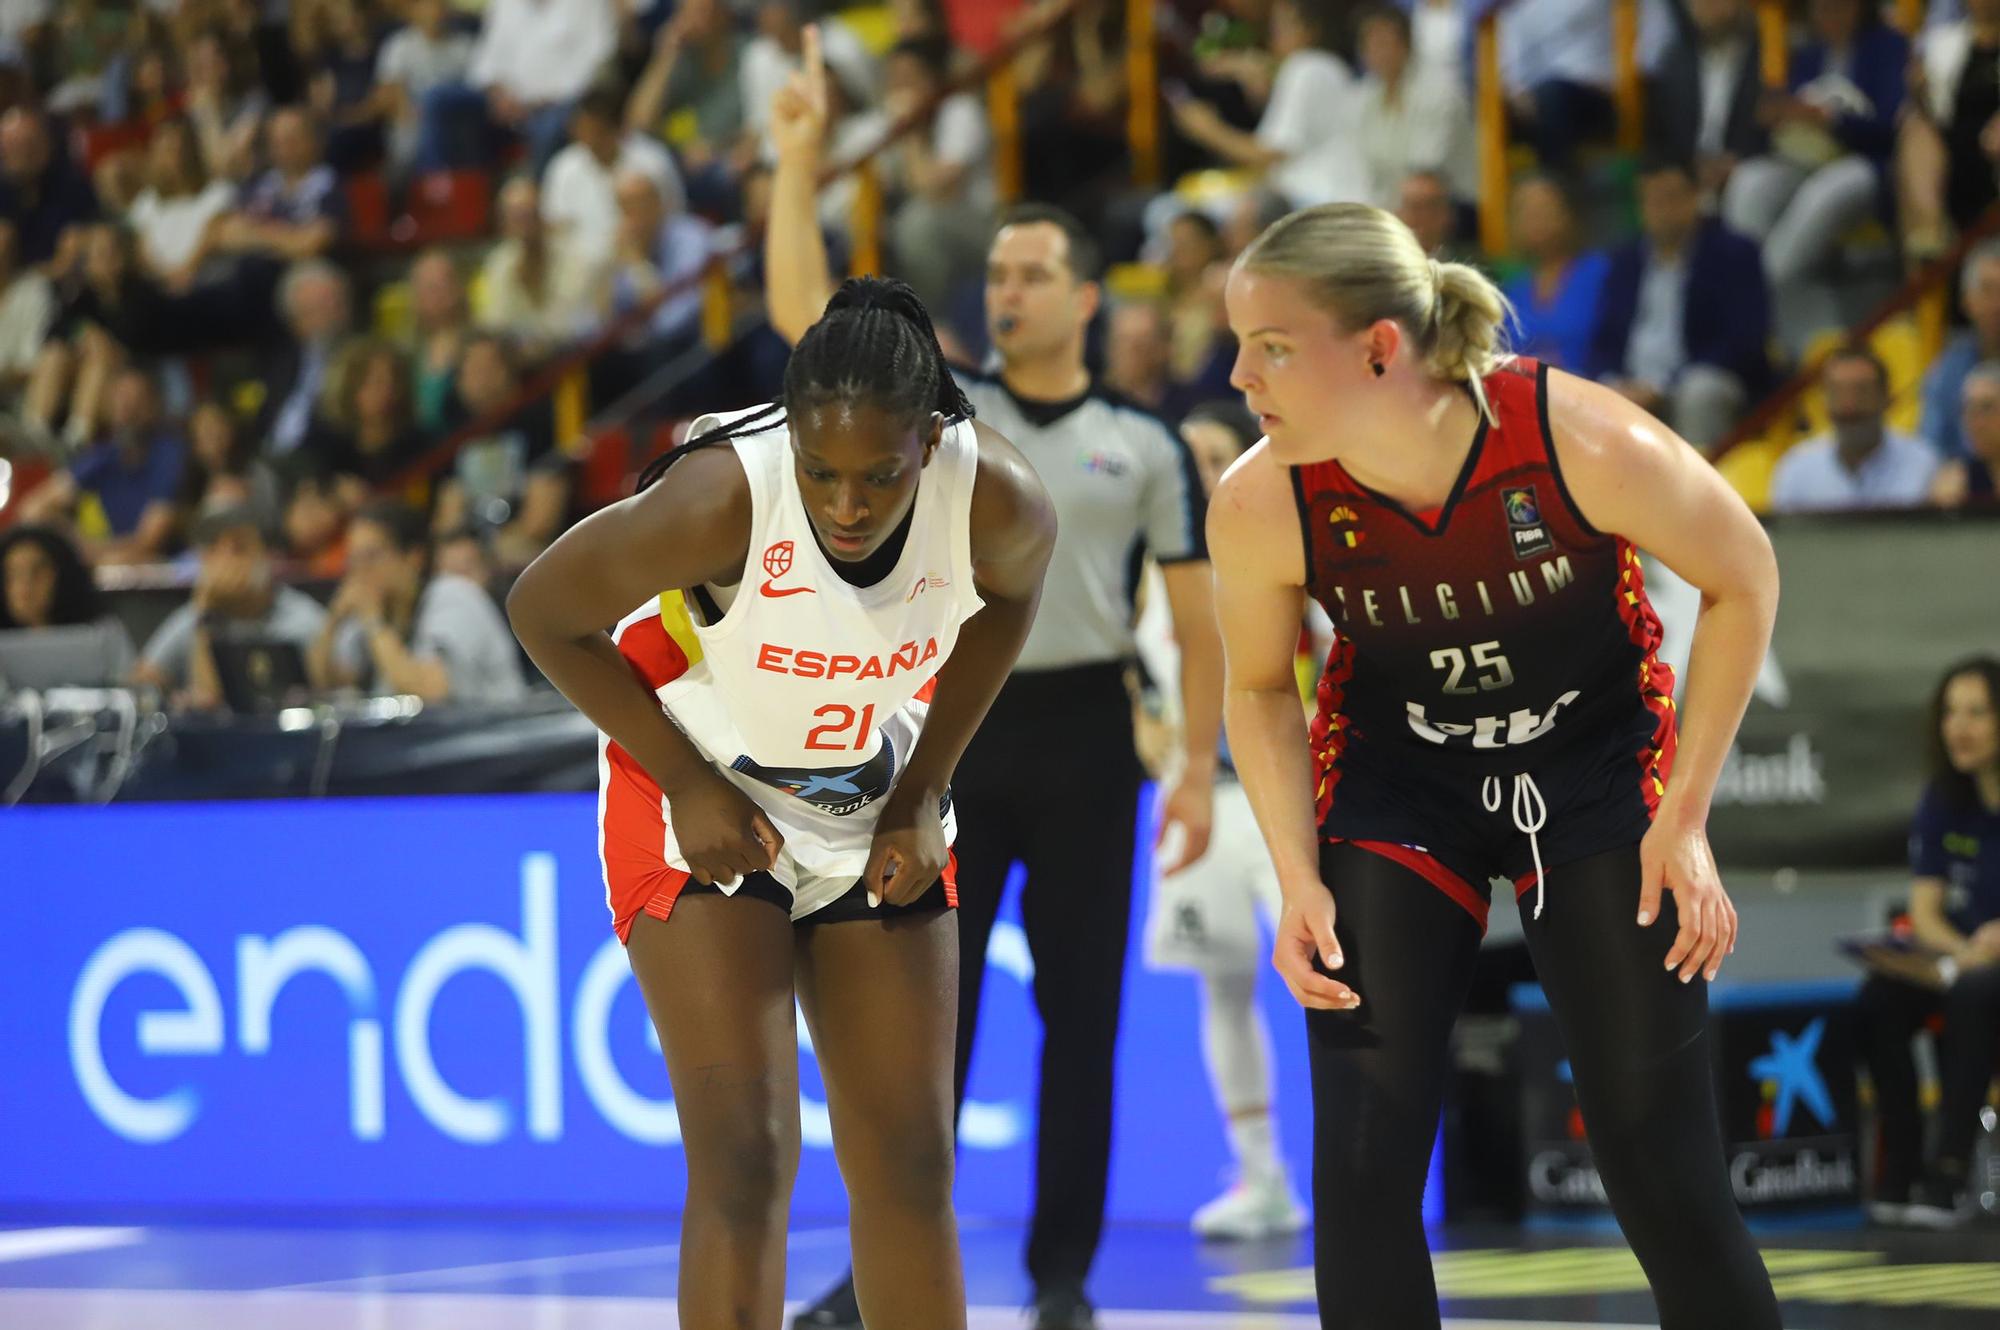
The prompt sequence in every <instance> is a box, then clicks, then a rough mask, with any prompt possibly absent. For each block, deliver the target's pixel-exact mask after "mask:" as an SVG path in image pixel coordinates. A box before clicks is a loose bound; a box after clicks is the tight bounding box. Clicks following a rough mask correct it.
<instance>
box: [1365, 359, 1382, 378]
mask: <svg viewBox="0 0 2000 1330" xmlns="http://www.w3.org/2000/svg"><path fill="white" fill-rule="evenodd" d="M1368 368H1370V369H1372V370H1374V371H1375V377H1376V378H1378V379H1379V378H1381V377H1382V362H1381V361H1379V360H1371V361H1369V362H1368Z"/></svg>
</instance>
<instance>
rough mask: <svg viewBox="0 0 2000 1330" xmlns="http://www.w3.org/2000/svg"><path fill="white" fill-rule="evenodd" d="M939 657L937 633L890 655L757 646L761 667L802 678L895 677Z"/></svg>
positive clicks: (758, 662) (767, 643)
mask: <svg viewBox="0 0 2000 1330" xmlns="http://www.w3.org/2000/svg"><path fill="white" fill-rule="evenodd" d="M937 658H938V644H937V639H936V638H935V637H933V638H929V639H926V640H925V642H924V643H923V645H922V646H921V647H920V646H918V645H917V644H916V643H915V642H905V643H903V645H901V646H899V647H897V648H896V650H895V652H894V653H893V654H891V655H888V656H852V655H847V654H845V653H841V652H830V651H804V650H801V649H799V648H797V647H786V646H779V645H778V644H777V643H775V642H766V643H764V644H763V645H762V646H760V647H758V648H757V668H758V669H760V670H768V671H769V672H770V673H772V674H789V675H791V676H793V677H794V678H798V679H856V680H859V679H893V678H895V677H896V676H897V675H898V674H901V673H902V672H903V671H905V670H917V669H921V668H922V667H923V666H924V665H925V664H926V663H928V662H930V661H933V660H936V659H937Z"/></svg>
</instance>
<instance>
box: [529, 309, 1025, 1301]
mask: <svg viewBox="0 0 2000 1330" xmlns="http://www.w3.org/2000/svg"><path fill="white" fill-rule="evenodd" d="M970 415H971V408H970V406H969V405H968V404H967V403H966V401H965V399H964V397H963V396H962V395H961V394H960V393H959V391H958V388H957V386H956V384H955V383H954V381H953V379H952V376H951V374H950V373H949V371H947V370H946V368H945V365H944V358H943V355H942V354H941V353H940V351H939V350H938V346H937V339H936V337H935V335H934V334H933V333H932V331H931V324H930V319H929V317H928V316H927V315H926V314H925V313H924V310H923V307H922V305H921V304H920V303H919V302H918V301H917V299H916V297H915V296H914V295H913V294H912V293H911V292H910V290H909V288H908V287H905V286H903V285H902V284H901V283H897V282H883V281H875V280H870V279H860V280H856V281H851V282H848V283H847V284H846V285H844V286H843V287H841V289H840V290H839V292H838V293H837V294H836V295H835V296H834V297H833V299H832V300H831V301H830V302H829V303H828V305H827V308H826V313H825V315H824V317H822V318H821V319H820V321H819V322H818V323H817V324H815V325H814V326H813V328H812V329H811V331H809V332H808V333H807V334H806V336H805V337H804V338H803V339H801V340H800V342H799V344H798V347H797V349H796V350H795V351H794V352H793V354H792V359H791V363H790V365H789V366H788V367H787V369H786V373H785V386H784V400H783V402H782V403H781V404H774V405H772V406H767V407H764V408H761V409H760V410H757V411H754V412H749V413H742V414H737V415H733V416H731V417H728V418H726V419H725V418H720V417H714V416H710V417H706V418H704V419H703V420H701V421H697V422H696V426H695V432H694V433H693V434H692V435H691V437H690V440H689V442H688V444H686V445H684V446H683V447H681V448H679V449H676V450H674V451H673V452H671V453H668V454H666V455H665V456H664V457H662V458H659V459H657V460H656V461H655V462H654V463H653V464H652V465H651V466H649V467H648V468H647V469H646V472H645V473H644V474H642V476H641V477H640V491H641V492H640V493H638V494H637V495H635V496H634V497H632V498H630V499H627V500H625V501H623V502H621V503H618V504H614V505H613V506H611V507H610V508H607V509H605V510H604V511H603V512H600V513H598V514H596V515H595V516H593V517H591V518H589V519H587V520H586V521H584V522H582V523H580V524H579V525H578V526H577V527H576V528H575V529H573V530H571V531H570V532H569V533H567V534H566V535H564V536H563V537H562V538H561V539H559V540H558V541H557V542H556V543H555V544H554V545H552V546H551V547H550V548H549V550H548V551H547V552H546V553H544V554H543V555H542V556H541V557H540V558H539V559H537V560H536V561H535V562H534V563H533V564H532V565H530V566H529V567H528V569H527V570H526V571H525V572H524V573H522V575H521V578H520V580H519V582H517V583H516V585H515V587H514V590H513V592H512V594H511V595H510V596H509V597H508V611H509V614H510V616H511V618H512V619H513V623H514V627H515V631H516V632H517V633H518V634H519V636H520V638H521V641H522V643H523V645H524V646H526V647H527V649H528V652H529V654H530V655H531V656H532V657H533V658H534V660H535V663H536V664H537V665H539V666H540V667H541V669H542V671H543V673H544V674H546V675H547V676H548V678H549V680H550V681H551V682H552V683H554V684H555V685H556V687H558V688H560V689H561V690H562V692H563V693H564V695H565V696H567V697H568V698H569V699H570V700H571V701H573V702H574V703H575V704H576V705H577V707H578V708H579V709H580V710H581V711H583V712H584V714H585V715H587V716H589V717H590V718H591V719H592V720H593V721H595V722H596V723H597V725H598V728H599V729H600V730H601V731H603V735H604V738H603V758H602V761H601V762H600V768H599V769H600V775H601V784H600V798H599V809H600V845H601V851H602V855H603V860H604V876H605V887H606V894H607V899H608V902H609V904H610V907H611V912H612V918H613V923H614V926H615V927H616V929H617V931H618V935H619V936H620V937H621V938H622V939H624V940H625V942H626V944H627V949H628V952H629V954H630V956H631V961H632V970H633V973H634V974H635V975H636V976H637V978H638V981H639V987H640V989H641V991H642V992H643V993H644V995H645V998H646V1005H647V1009H648V1011H649V1012H650V1013H651V1016H652V1019H653V1024H654V1026H655V1027H656V1028H657V1030H658V1031H659V1036H660V1044H661V1047H662V1048H663V1049H664V1050H665V1052H666V1059H667V1068H668V1072H669V1074H670V1076H671V1078H672V1081H673V1088H674V1102H675V1106H676V1108H677V1109H678V1111H679V1114H680V1123H681V1136H682V1141H683V1143H684V1145H685V1148H686V1152H687V1171H688V1189H687V1202H686V1209H685V1216H684V1220H683V1229H682V1234H681V1261H680V1306H679V1314H680V1323H681V1324H682V1325H684V1326H688V1327H698V1328H700V1330H708V1327H725V1326H726V1327H739V1326H760V1327H776V1326H777V1325H778V1324H779V1321H780V1318H781V1316H782V1310H783V1308H782V1304H783V1299H784V1285H785V1274H784V1264H785V1218H786V1211H787V1208H788V1205H789V1200H790V1192H791V1184H792V1179H793V1176H794V1174H795V1172H796V1169H797V1164H798V1155H799V1106H798V1105H799V1092H798V1051H797V1036H796V1033H795V1031H794V1024H793V1015H792V1011H793V1001H794V997H795V995H796V998H797V1001H798V1002H799V1004H800V1005H801V1006H803V1008H804V1010H805V1014H806V1019H807V1021H808V1023H809V1025H810V1027H811V1032H812V1036H813V1046H814V1049H815V1052H816V1054H817V1057H818V1061H819V1068H820V1073H821V1076H822V1078H823V1079H824V1081H825V1085H826V1093H827V1102H828V1108H829V1110H830V1112H831V1115H832V1121H833V1132H834V1149H835V1152H836V1154H837V1156H838V1158H839V1161H840V1170H841V1176H842V1178H843V1180H844V1181H845V1183H846V1185H847V1192H848V1197H849V1202H850V1206H851V1226H852V1231H853V1232H852V1236H853V1243H854V1255H855V1274H856V1284H857V1288H858V1292H859V1294H860V1301H861V1306H862V1308H863V1309H864V1311H865V1313H866V1316H867V1319H868V1324H869V1325H870V1326H871V1327H874V1328H875V1330H937V1328H938V1327H963V1326H964V1325H965V1292H964V1279H963V1274H962V1271H961V1268H960V1263H959V1255H958V1240H957V1231H956V1227H955V1224H954V1221H953V1217H952V1210H951V1178H952V1113H953V1095H952V1071H953V1049H954V1043H953V1028H954V1021H955V1019H956V1015H957V1001H958V999H957V983H958V925H957V920H956V919H955V917H954V916H953V914H952V913H951V910H950V907H951V906H952V905H954V904H955V903H956V902H955V895H954V886H953V865H952V860H951V855H950V844H951V840H952V834H953V825H952V815H951V799H950V781H951V775H952V771H953V768H954V767H955V766H956V764H957V762H958V759H959V755H960V754H961V753H962V752H963V751H964V749H965V745H966V742H967V740H968V739H970V738H971V737H972V733H973V731H974V730H975V729H976V728H977V727H978V725H979V722H980V720H981V718H982V717H983V716H984V715H985V714H986V710H987V707H988V705H989V704H990V703H991V702H992V700H993V697H994V695H995V693H997V692H998V691H999V688H1000V685H1001V682H1002V681H1003V680H1004V679H1005V678H1006V676H1007V673H1008V671H1009V670H1010V669H1011V668H1012V666H1013V663H1014V659H1015V656H1016V655H1017V654H1018V652H1019V651H1020V648H1021V643H1022V642H1023V641H1024V640H1025V638H1026V637H1027V633H1028V628H1029V625H1030V624H1031V622H1032V621H1033V619H1034V615H1035V608H1036V605H1037V603H1038V600H1039V598H1040V593H1041V583H1042V576H1043V572H1044V570H1045V569H1046V567H1047V565H1048V561H1049V552H1050V549H1051V547H1052V545H1053V542H1054V538H1055V518H1054V511H1053V508H1052V507H1051V505H1050V502H1049V499H1048V496H1047V494H1046V493H1045V492H1044V491H1043V489H1042V486H1041V483H1040V482H1039V481H1038V480H1037V479H1036V478H1035V474H1034V472H1033V470H1032V469H1031V468H1030V467H1029V466H1028V465H1027V463H1026V462H1025V461H1023V460H1022V458H1021V456H1020V455H1019V454H1018V453H1017V452H1016V451H1015V450H1014V448H1013V446H1012V445H1011V444H1009V443H1008V442H1007V441H1006V439H1004V438H1002V437H1001V436H1000V435H999V434H997V433H996V432H994V431H993V430H991V429H989V428H987V427H985V426H983V425H978V424H975V423H974V422H973V421H972V420H971V419H970ZM663 588H666V589H665V590H663ZM635 606H637V607H638V608H636V609H635V608H634V607H635ZM613 624H616V625H617V626H616V628H615V630H614V631H613V633H612V634H611V635H607V633H606V629H607V627H609V626H610V625H613Z"/></svg>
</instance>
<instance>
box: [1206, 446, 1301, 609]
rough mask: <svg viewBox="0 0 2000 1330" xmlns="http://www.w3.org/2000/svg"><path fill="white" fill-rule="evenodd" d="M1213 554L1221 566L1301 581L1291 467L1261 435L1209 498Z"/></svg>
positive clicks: (1288, 581)
mask: <svg viewBox="0 0 2000 1330" xmlns="http://www.w3.org/2000/svg"><path fill="white" fill-rule="evenodd" d="M1208 553H1209V558H1210V559H1212V560H1214V562H1215V563H1216V565H1217V566H1218V567H1221V566H1227V567H1228V568H1230V569H1232V570H1234V571H1237V572H1239V573H1247V574H1249V575H1251V576H1255V577H1262V578H1267V579H1269V580H1275V581H1279V582H1282V583H1284V584H1285V585H1287V586H1297V585H1299V583H1300V579H1301V570H1302V569H1303V568H1304V567H1305V537H1304V536H1303V535H1301V534H1300V530H1299V518H1298V501H1297V498H1296V497H1295V495H1294V493H1293V489H1292V471H1291V468H1290V467H1288V466H1285V465H1284V464H1283V463H1281V462H1279V461H1278V460H1277V459H1276V458H1275V457H1273V456H1272V455H1271V441H1270V440H1269V439H1259V440H1258V441H1257V442H1256V443H1255V444H1253V445H1252V446H1251V447H1250V448H1249V449H1248V450H1247V451H1245V452H1244V454H1243V455H1242V456H1241V457H1239V458H1237V459H1236V460H1235V461H1234V462H1232V463H1230V465H1229V469H1228V470H1227V471H1225V472H1223V473H1222V479H1221V480H1218V481H1217V482H1216V483H1215V493H1214V494H1212V495H1210V496H1209V500H1208Z"/></svg>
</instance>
